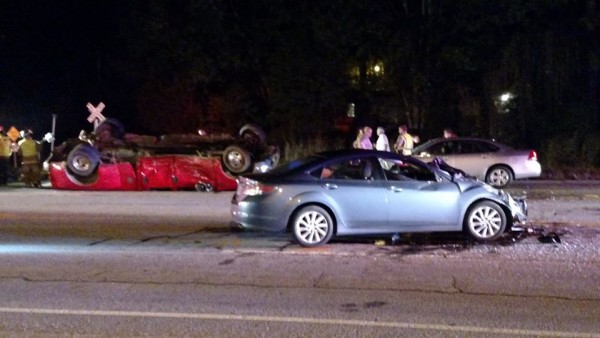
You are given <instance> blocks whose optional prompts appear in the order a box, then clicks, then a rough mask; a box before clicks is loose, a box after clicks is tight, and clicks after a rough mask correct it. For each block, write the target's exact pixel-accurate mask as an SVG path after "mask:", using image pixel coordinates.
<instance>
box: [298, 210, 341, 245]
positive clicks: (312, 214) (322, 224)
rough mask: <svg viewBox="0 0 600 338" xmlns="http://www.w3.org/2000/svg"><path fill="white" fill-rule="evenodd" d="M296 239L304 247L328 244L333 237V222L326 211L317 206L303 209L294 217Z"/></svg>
mask: <svg viewBox="0 0 600 338" xmlns="http://www.w3.org/2000/svg"><path fill="white" fill-rule="evenodd" d="M292 226H293V232H294V238H295V239H296V241H298V243H299V244H300V245H302V246H304V247H312V246H319V245H322V244H325V243H327V242H328V241H329V240H330V239H331V236H332V235H333V220H332V219H331V216H330V215H329V213H328V212H327V211H325V209H323V208H321V207H318V206H316V205H311V206H308V207H304V208H302V209H301V210H300V211H298V212H297V213H296V215H295V217H294V220H293V223H292Z"/></svg>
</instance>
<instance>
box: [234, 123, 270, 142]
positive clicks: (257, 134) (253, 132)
mask: <svg viewBox="0 0 600 338" xmlns="http://www.w3.org/2000/svg"><path fill="white" fill-rule="evenodd" d="M240 136H241V138H242V140H244V142H246V143H248V144H250V145H251V146H252V147H255V148H263V147H265V146H266V145H267V134H265V132H264V131H263V130H262V129H261V128H260V127H258V126H255V125H253V124H246V125H245V126H243V127H242V128H241V129H240Z"/></svg>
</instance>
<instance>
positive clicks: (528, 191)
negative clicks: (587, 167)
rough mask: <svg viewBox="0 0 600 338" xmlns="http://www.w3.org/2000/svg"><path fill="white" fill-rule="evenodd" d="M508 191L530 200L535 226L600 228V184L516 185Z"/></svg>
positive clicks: (530, 210)
mask: <svg viewBox="0 0 600 338" xmlns="http://www.w3.org/2000/svg"><path fill="white" fill-rule="evenodd" d="M506 191H508V192H509V193H511V194H512V195H514V196H523V195H525V196H527V203H528V205H529V215H528V218H529V222H530V223H532V224H539V225H570V226H586V227H587V226H592V227H600V181H517V182H514V183H513V184H512V185H511V187H510V188H508V189H506Z"/></svg>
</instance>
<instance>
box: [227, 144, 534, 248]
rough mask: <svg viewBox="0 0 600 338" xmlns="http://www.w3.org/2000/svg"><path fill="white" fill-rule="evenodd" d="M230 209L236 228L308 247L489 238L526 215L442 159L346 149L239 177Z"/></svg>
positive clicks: (521, 204)
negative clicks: (415, 238) (373, 239)
mask: <svg viewBox="0 0 600 338" xmlns="http://www.w3.org/2000/svg"><path fill="white" fill-rule="evenodd" d="M231 215H232V218H233V222H234V223H236V224H237V225H239V226H240V227H242V228H246V229H261V230H272V231H285V230H287V231H291V232H292V234H293V236H294V238H295V239H296V241H297V242H298V243H299V244H300V245H302V246H307V247H310V246H318V245H322V244H325V243H327V242H328V241H329V240H330V239H331V238H332V237H334V236H357V235H369V234H393V233H411V232H450V231H464V232H465V233H467V234H469V235H470V236H472V237H473V238H475V239H476V240H478V241H493V240H496V239H498V238H500V237H501V236H502V235H503V234H504V233H505V232H506V231H509V230H510V229H511V228H512V227H516V226H518V225H520V223H522V222H524V221H525V220H526V215H527V204H526V202H525V200H524V199H518V198H513V197H511V196H510V195H509V194H507V193H505V192H503V191H501V190H498V189H495V188H493V187H491V186H490V185H488V184H486V183H484V182H481V181H479V180H477V179H476V178H472V177H469V176H468V175H466V174H465V173H464V172H462V171H461V170H459V169H456V168H453V167H450V166H448V165H447V164H446V163H444V162H443V161H439V160H435V161H432V162H431V163H424V162H422V161H420V160H418V159H415V158H412V157H408V156H403V155H400V154H394V153H389V152H379V151H371V150H355V149H352V150H340V151H331V152H324V153H320V154H316V155H314V156H310V157H307V158H304V159H301V160H296V161H293V162H290V163H288V164H286V165H284V166H281V167H279V168H276V169H275V170H273V171H271V172H268V173H264V174H248V175H243V176H240V177H238V188H237V191H236V193H235V195H234V196H233V199H232V202H231Z"/></svg>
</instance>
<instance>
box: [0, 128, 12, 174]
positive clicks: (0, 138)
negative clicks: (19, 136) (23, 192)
mask: <svg viewBox="0 0 600 338" xmlns="http://www.w3.org/2000/svg"><path fill="white" fill-rule="evenodd" d="M11 155H12V141H11V139H10V138H9V137H8V136H6V133H5V132H4V127H2V126H0V185H7V184H8V168H9V167H10V156H11Z"/></svg>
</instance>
